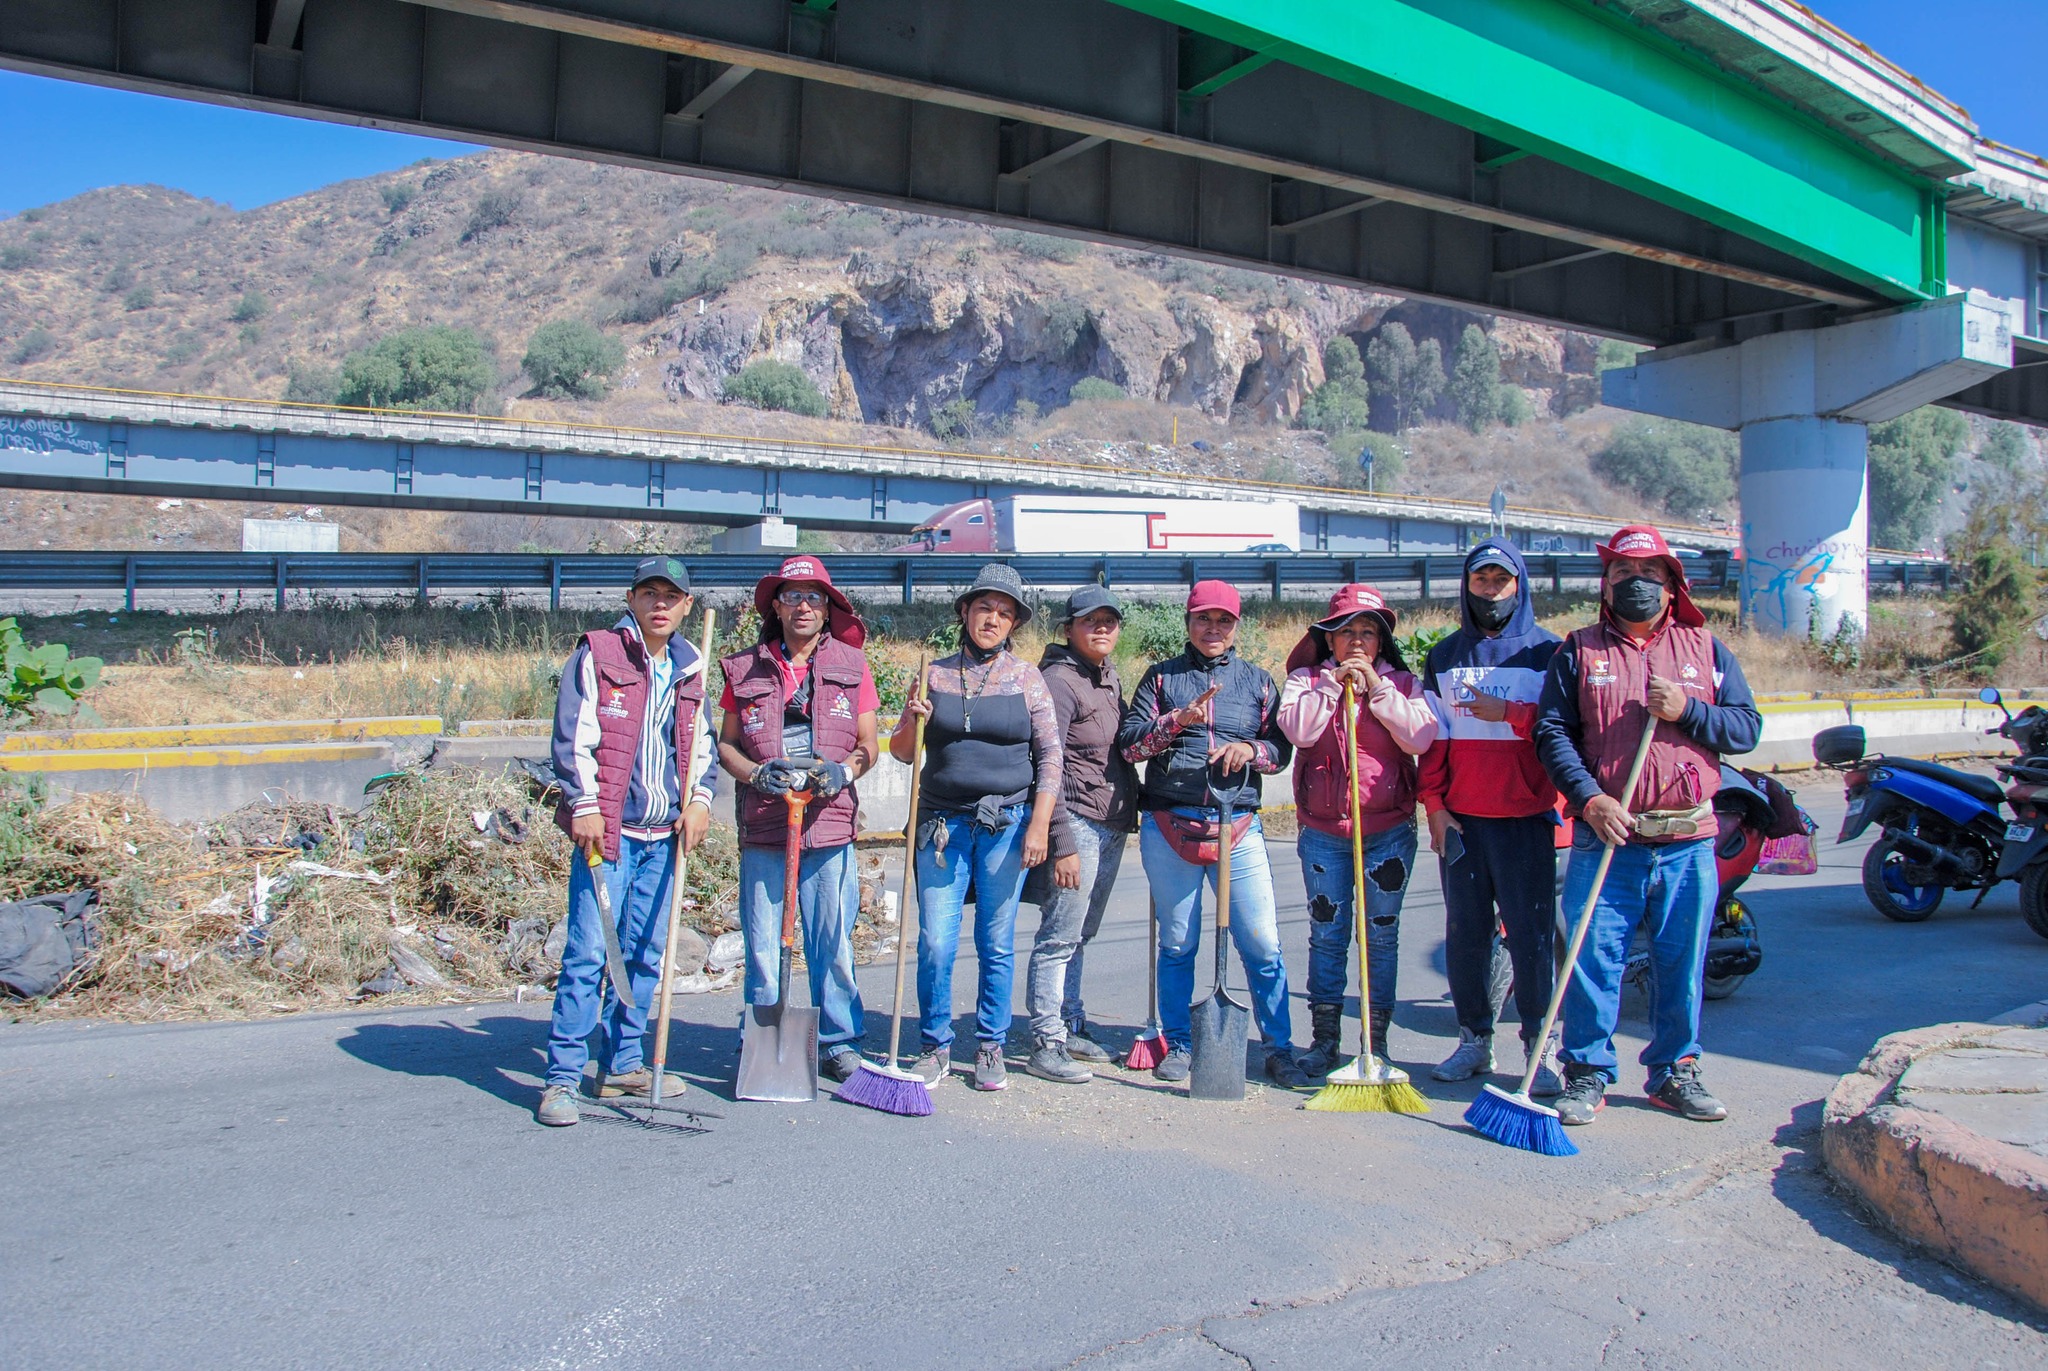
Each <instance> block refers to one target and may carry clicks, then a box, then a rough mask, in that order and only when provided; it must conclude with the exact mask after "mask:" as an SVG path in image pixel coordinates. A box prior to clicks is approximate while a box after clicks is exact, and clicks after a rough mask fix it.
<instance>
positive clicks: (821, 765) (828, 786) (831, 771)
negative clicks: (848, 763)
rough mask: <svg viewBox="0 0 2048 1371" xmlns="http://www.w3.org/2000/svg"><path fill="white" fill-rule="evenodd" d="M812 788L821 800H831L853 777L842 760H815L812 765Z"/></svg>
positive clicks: (850, 782)
mask: <svg viewBox="0 0 2048 1371" xmlns="http://www.w3.org/2000/svg"><path fill="white" fill-rule="evenodd" d="M809 769H810V773H811V790H812V793H814V794H815V795H817V797H818V798H819V799H821V800H829V799H831V798H832V797H833V796H834V795H837V794H838V793H839V792H840V791H842V790H844V789H846V787H847V786H848V785H850V784H852V782H853V777H852V776H851V775H850V774H849V773H848V772H847V770H846V767H845V765H844V764H843V763H840V762H827V761H823V760H819V761H814V762H812V763H811V765H810V768H809Z"/></svg>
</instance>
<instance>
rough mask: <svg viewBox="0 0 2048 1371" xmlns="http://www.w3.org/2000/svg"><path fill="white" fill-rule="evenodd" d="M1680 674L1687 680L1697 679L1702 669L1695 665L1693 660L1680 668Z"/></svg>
mask: <svg viewBox="0 0 2048 1371" xmlns="http://www.w3.org/2000/svg"><path fill="white" fill-rule="evenodd" d="M1678 674H1679V675H1680V676H1681V677H1683V678H1684V679H1685V680H1688V681H1697V680H1698V679H1699V678H1700V669H1699V668H1698V667H1696V666H1694V665H1693V664H1692V663H1691V662H1687V663H1686V664H1685V665H1684V666H1682V667H1680V668H1679V669H1678Z"/></svg>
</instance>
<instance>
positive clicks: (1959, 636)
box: [1949, 537, 2040, 676]
mask: <svg viewBox="0 0 2048 1371" xmlns="http://www.w3.org/2000/svg"><path fill="white" fill-rule="evenodd" d="M2039 596H2040V580H2039V577H2038V576H2037V575H2036V573H2035V571H2034V568H2032V567H2030V566H2028V565H2027V559H2026V555H2025V554H2024V553H2022V552H2021V551H2020V549H2019V548H2018V547H2016V546H2015V545H2014V544H2013V543H2012V542H2011V541H2010V540H2009V539H2006V538H2003V537H1999V538H1995V539H1993V540H1992V541H1991V542H1988V543H1986V544H1985V545H1984V546H1982V547H1980V548H1978V549H1976V550H1975V551H1974V552H1972V553H1971V554H1970V556H1969V557H1968V559H1967V560H1965V561H1964V563H1963V589H1962V592H1961V593H1960V594H1958V595H1957V596H1956V600H1955V609H1954V612H1953V613H1952V614H1951V615H1950V617H1949V634H1950V636H1951V637H1953V638H1954V639H1955V645H1956V647H1957V648H1958V649H1959V650H1961V651H1963V652H1966V653H1974V654H1976V658H1977V660H1976V662H1975V664H1974V665H1975V668H1976V671H1977V674H1978V675H1980V676H1990V675H1991V674H1992V673H1993V672H1995V671H1996V670H1997V669H1998V668H1999V667H2000V666H2001V665H2002V664H2004V662H2005V660H2006V659H2007V658H2008V657H2010V656H2012V654H2013V651H2014V650H2015V649H2016V648H2018V647H2019V645H2020V641H2021V638H2022V637H2023V636H2024V635H2025V633H2026V631H2027V626H2028V625H2029V624H2030V623H2032V622H2033V620H2034V616H2035V615H2036V614H2038V613H2039V612H2040V605H2039V603H2038V600H2039Z"/></svg>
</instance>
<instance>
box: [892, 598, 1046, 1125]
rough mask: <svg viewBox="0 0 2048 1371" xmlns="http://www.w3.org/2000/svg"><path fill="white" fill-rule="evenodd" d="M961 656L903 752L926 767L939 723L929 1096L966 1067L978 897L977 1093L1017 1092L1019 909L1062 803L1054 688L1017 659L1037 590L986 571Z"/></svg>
mask: <svg viewBox="0 0 2048 1371" xmlns="http://www.w3.org/2000/svg"><path fill="white" fill-rule="evenodd" d="M953 612H954V613H955V614H957V615H958V616H959V619H960V650H959V651H958V652H956V653H954V654H952V655H951V656H949V657H942V658H940V659H939V660H938V661H936V662H933V663H932V665H931V670H930V671H929V672H928V673H927V675H926V680H927V682H928V683H929V691H930V693H929V695H925V694H922V693H919V694H913V695H912V697H911V699H910V701H909V702H908V703H907V704H906V705H905V706H904V710H903V717H902V719H901V720H899V721H898V723H897V726H896V732H895V734H894V735H893V736H892V737H891V738H890V740H889V751H890V754H891V755H892V756H894V757H895V758H896V760H898V761H900V762H909V761H911V760H912V755H911V750H912V748H913V747H914V746H915V742H914V741H913V739H914V728H913V725H914V723H915V721H916V720H917V719H918V718H920V717H922V718H923V719H924V721H925V733H924V740H925V762H924V779H923V782H922V789H921V791H920V793H919V804H920V806H921V810H920V814H919V821H918V826H917V833H916V835H915V837H914V846H915V852H916V862H917V909H918V931H917V1000H918V1012H919V1015H920V1017H921V1024H920V1027H921V1031H922V1035H923V1049H924V1050H923V1052H922V1054H921V1055H920V1056H919V1057H918V1059H917V1061H916V1063H915V1064H914V1065H913V1068H912V1069H913V1070H915V1071H916V1072H917V1073H918V1074H919V1075H921V1076H923V1077H924V1079H925V1082H926V1083H927V1084H929V1085H937V1084H938V1083H939V1082H940V1081H942V1080H944V1079H945V1077H946V1074H947V1073H948V1072H949V1071H950V1070H951V1069H952V1051H953V961H954V958H955V957H956V956H957V955H958V954H959V950H960V920H961V917H962V912H963V910H964V908H965V906H966V903H967V892H968V888H969V886H970V885H971V886H972V887H973V890H974V950H975V956H976V960H977V961H978V963H979V966H980V976H979V982H980V983H979V985H978V986H977V994H976V1000H975V1031H974V1035H975V1039H976V1042H977V1047H976V1049H975V1057H974V1086H975V1089H977V1090H1001V1089H1003V1088H1004V1087H1005V1086H1006V1085H1008V1084H1009V1078H1008V1072H1007V1070H1006V1068H1005V1066H1004V1063H1003V1042H1004V1039H1005V1038H1006V1037H1007V1036H1008V1034H1009V1031H1010V996H1011V983H1012V975H1013V952H1014V943H1015V940H1016V929H1017V900H1018V896H1019V894H1020V893H1021V891H1022V889H1023V885H1024V874H1025V873H1026V872H1027V871H1029V870H1030V869H1031V868H1032V867H1035V866H1037V865H1038V864H1039V863H1041V862H1043V861H1044V860H1045V859H1046V853H1047V849H1048V846H1049V843H1050V834H1051V828H1052V816H1053V809H1054V807H1055V806H1056V805H1057V804H1058V802H1059V797H1060V775H1061V747H1060V726H1059V719H1058V717H1057V716H1056V714H1055V713H1054V710H1053V703H1052V695H1051V694H1050V693H1049V692H1048V691H1047V690H1046V688H1045V679H1044V678H1043V677H1042V676H1040V675H1039V674H1038V668H1037V667H1035V666H1032V665H1031V664H1030V663H1029V662H1026V661H1024V660H1022V659H1021V658H1019V657H1018V656H1017V655H1016V654H1015V653H1013V652H1011V651H1010V635H1011V634H1012V633H1014V632H1015V631H1016V630H1017V629H1018V628H1020V627H1022V626H1023V625H1024V624H1026V623H1029V622H1030V620H1031V607H1030V605H1029V604H1027V603H1026V602H1025V599H1024V582H1023V581H1022V580H1021V579H1020V578H1019V577H1018V575H1017V573H1016V572H1015V571H1012V570H1011V569H1010V568H1009V567H1007V566H1004V565H1003V564H1002V563H1000V562H993V563H990V564H989V565H988V566H985V567H983V568H982V569H981V572H980V574H979V575H978V576H976V577H975V579H974V584H973V585H972V586H970V587H968V588H967V590H966V591H964V592H963V593H962V594H961V595H960V596H959V597H958V598H957V599H955V600H954V601H953Z"/></svg>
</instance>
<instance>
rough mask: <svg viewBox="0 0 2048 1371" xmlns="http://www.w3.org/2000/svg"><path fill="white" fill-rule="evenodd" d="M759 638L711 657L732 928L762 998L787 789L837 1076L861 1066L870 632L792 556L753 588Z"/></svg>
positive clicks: (770, 958) (875, 749) (828, 1053)
mask: <svg viewBox="0 0 2048 1371" xmlns="http://www.w3.org/2000/svg"><path fill="white" fill-rule="evenodd" d="M754 608H755V609H756V610H757V611H758V612H759V613H760V616H761V637H760V641H759V642H758V643H756V644H755V645H754V646H753V647H750V648H748V649H746V650H745V651H743V652H735V653H733V654H732V655H731V656H729V657H726V658H725V659H724V660H723V661H721V662H720V663H719V665H720V666H721V667H722V668H723V669H724V673H725V695H724V697H723V698H722V699H720V701H719V707H720V708H721V709H723V710H724V711H725V718H724V721H723V723H722V724H721V725H720V727H719V732H718V746H719V759H720V760H721V761H722V762H723V763H724V764H725V767H726V770H727V771H729V772H730V773H731V774H732V776H733V779H734V780H735V781H736V782H737V784H738V789H737V790H736V792H735V793H734V797H733V799H734V805H735V807H736V809H737V810H738V822H739V830H740V910H739V912H740V929H741V933H742V936H743V937H744V938H745V939H746V947H747V975H746V997H747V1003H749V1004H773V1003H774V1002H775V996H776V993H777V987H778V978H779V972H780V961H779V959H780V957H781V956H782V947H781V930H782V898H783V888H784V887H783V862H784V856H783V854H784V852H785V850H786V849H785V847H784V840H785V838H786V837H787V832H786V828H787V824H788V817H787V813H788V811H787V807H786V806H785V805H784V804H783V802H782V796H783V795H784V794H785V793H786V792H787V791H789V790H790V789H792V788H793V787H797V786H802V787H805V788H807V789H809V790H810V792H811V794H812V795H813V796H814V797H815V799H816V803H814V804H812V805H811V806H810V807H809V808H808V809H807V810H806V811H805V812H804V817H803V821H802V822H803V835H802V843H801V846H802V856H801V857H800V858H799V859H798V863H797V905H798V913H799V916H800V921H801V923H802V925H803V938H804V961H805V963H806V964H807V965H808V966H809V968H810V978H811V1003H812V1004H815V1005H817V1006H818V1011H819V1019H818V1047H819V1051H820V1053H821V1054H822V1056H823V1058H824V1061H823V1063H822V1069H823V1071H824V1074H825V1075H827V1076H828V1077H830V1078H831V1079H832V1080H834V1081H844V1080H845V1079H846V1078H847V1077H849V1076H851V1075H852V1074H853V1072H854V1071H855V1069H856V1068H857V1067H858V1066H859V1064H860V1057H859V1045H860V1040H861V1035H862V1031H863V1025H862V1022H861V1003H860V987H859V985H858V984H857V983H856V982H855V980H854V976H853V941H852V939H853V925H854V922H855V920H856V919H857V918H858V916H859V913H860V876H859V871H858V869H857V864H856V862H855V860H854V853H853V835H854V830H855V828H856V826H857V825H856V820H857V818H858V815H859V810H860V802H859V800H858V798H857V797H856V795H855V793H854V788H853V783H854V782H855V781H856V780H858V779H859V778H860V777H861V776H862V775H864V774H865V773H866V772H867V771H868V770H869V769H870V768H872V767H873V766H874V764H875V762H876V760H877V759H878V758H879V757H880V756H881V747H880V744H879V742H878V741H877V737H876V726H875V716H876V712H877V710H878V709H879V708H880V706H881V700H880V696H879V695H878V694H877V692H876V690H875V678H874V676H873V674H872V673H871V672H870V671H869V669H868V660H867V656H866V654H865V653H863V652H862V651H861V644H862V643H863V642H864V641H866V638H867V629H866V627H865V626H864V625H863V624H862V623H861V621H860V616H859V615H858V614H856V613H855V612H854V609H853V605H852V603H851V602H850V601H848V600H847V598H846V595H845V593H844V592H842V591H841V590H840V589H839V588H838V587H836V586H834V585H833V584H832V576H831V573H830V572H828V571H827V570H826V569H825V564H824V563H823V562H821V561H819V560H818V559H817V558H815V557H791V558H790V559H789V560H787V561H785V562H784V563H783V564H782V566H781V567H780V568H779V569H778V570H776V571H775V572H774V573H772V574H771V575H768V576H764V577H762V578H761V583H760V584H759V585H757V586H755V587H754Z"/></svg>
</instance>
